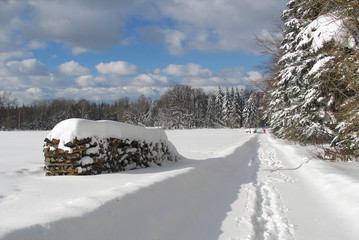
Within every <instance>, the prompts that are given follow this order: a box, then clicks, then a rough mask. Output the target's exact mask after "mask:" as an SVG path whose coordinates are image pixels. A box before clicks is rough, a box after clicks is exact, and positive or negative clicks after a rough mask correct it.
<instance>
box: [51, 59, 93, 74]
mask: <svg viewBox="0 0 359 240" xmlns="http://www.w3.org/2000/svg"><path fill="white" fill-rule="evenodd" d="M57 72H58V73H59V74H61V75H63V76H67V77H74V76H80V75H87V74H89V73H90V69H89V68H87V67H84V66H81V65H80V64H79V63H78V62H75V61H70V62H65V63H63V64H61V65H60V66H58V67H57Z"/></svg>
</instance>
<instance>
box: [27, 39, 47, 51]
mask: <svg viewBox="0 0 359 240" xmlns="http://www.w3.org/2000/svg"><path fill="white" fill-rule="evenodd" d="M46 47H47V44H46V42H43V41H34V40H32V41H30V42H29V43H27V44H26V48H27V49H30V50H33V49H43V48H46Z"/></svg>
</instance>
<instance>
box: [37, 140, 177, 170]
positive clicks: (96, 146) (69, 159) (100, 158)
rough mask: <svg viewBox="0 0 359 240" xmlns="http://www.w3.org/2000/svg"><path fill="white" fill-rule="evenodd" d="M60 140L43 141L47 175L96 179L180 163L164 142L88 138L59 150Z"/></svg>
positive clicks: (75, 141)
mask: <svg viewBox="0 0 359 240" xmlns="http://www.w3.org/2000/svg"><path fill="white" fill-rule="evenodd" d="M59 143H60V140H59V139H51V140H50V139H48V138H46V139H45V141H44V149H43V151H44V155H45V167H44V170H45V172H46V175H48V176H54V175H93V174H101V173H111V172H120V171H124V170H131V169H139V168H146V167H149V166H151V165H152V164H156V165H159V166H160V165H161V164H162V163H163V162H164V161H177V158H178V156H177V155H176V154H173V153H171V151H170V149H169V147H168V146H167V145H166V144H165V143H163V142H157V143H153V142H146V141H142V140H132V141H130V140H129V139H117V138H104V139H98V138H96V137H89V138H84V139H77V138H75V139H74V140H73V141H71V142H67V143H65V144H64V146H65V148H64V149H66V150H64V149H63V148H61V147H59V145H60V144H59Z"/></svg>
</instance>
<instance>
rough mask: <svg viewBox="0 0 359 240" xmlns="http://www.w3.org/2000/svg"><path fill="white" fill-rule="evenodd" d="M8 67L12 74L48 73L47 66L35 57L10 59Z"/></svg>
mask: <svg viewBox="0 0 359 240" xmlns="http://www.w3.org/2000/svg"><path fill="white" fill-rule="evenodd" d="M6 67H7V68H8V69H9V72H10V74H11V75H28V76H43V75H47V74H48V72H47V68H46V66H45V65H44V64H43V63H41V62H39V61H38V60H36V59H34V58H32V59H25V60H22V61H9V62H7V63H6Z"/></svg>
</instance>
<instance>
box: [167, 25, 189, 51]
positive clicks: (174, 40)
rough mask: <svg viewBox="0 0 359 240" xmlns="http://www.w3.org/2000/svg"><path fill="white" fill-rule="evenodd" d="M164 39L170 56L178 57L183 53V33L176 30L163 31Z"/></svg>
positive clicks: (184, 37) (184, 36)
mask: <svg viewBox="0 0 359 240" xmlns="http://www.w3.org/2000/svg"><path fill="white" fill-rule="evenodd" d="M164 38H165V46H166V47H167V49H168V51H169V52H170V53H171V54H173V55H179V56H180V55H183V54H184V53H185V51H184V48H183V41H184V40H186V38H187V36H186V34H185V33H183V32H181V31H178V30H165V31H164Z"/></svg>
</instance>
